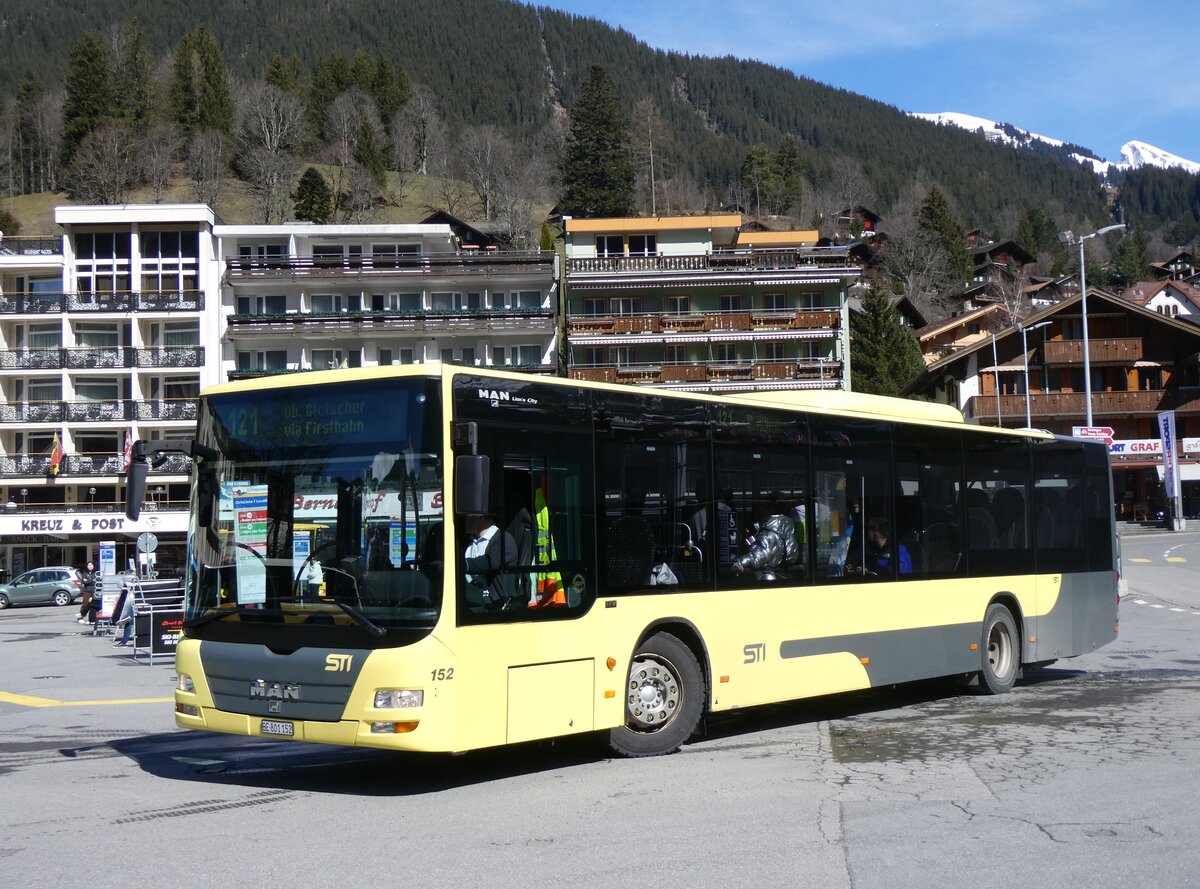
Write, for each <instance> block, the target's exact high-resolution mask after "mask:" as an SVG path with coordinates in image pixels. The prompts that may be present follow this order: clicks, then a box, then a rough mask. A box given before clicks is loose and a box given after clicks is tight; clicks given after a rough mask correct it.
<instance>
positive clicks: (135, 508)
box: [125, 440, 150, 522]
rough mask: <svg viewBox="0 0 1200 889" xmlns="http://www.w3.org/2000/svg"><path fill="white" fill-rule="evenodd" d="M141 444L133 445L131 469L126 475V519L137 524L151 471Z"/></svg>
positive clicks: (137, 442)
mask: <svg viewBox="0 0 1200 889" xmlns="http://www.w3.org/2000/svg"><path fill="white" fill-rule="evenodd" d="M141 444H142V443H141V441H140V440H139V441H135V442H134V443H133V447H132V449H131V450H130V457H129V469H128V470H126V473H125V517H126V518H128V519H129V521H131V522H136V521H137V519H138V516H139V515H141V512H142V502H143V500H144V499H145V497H146V473H147V472H149V471H150V467H149V466H148V465H147V464H146V455H145V454H144V453H142V448H141Z"/></svg>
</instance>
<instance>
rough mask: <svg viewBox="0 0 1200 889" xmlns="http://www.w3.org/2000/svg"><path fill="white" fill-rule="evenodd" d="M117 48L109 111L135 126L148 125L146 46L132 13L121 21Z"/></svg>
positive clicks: (149, 98) (150, 98) (149, 95)
mask: <svg viewBox="0 0 1200 889" xmlns="http://www.w3.org/2000/svg"><path fill="white" fill-rule="evenodd" d="M122 37H123V39H122V41H121V52H120V55H119V56H118V58H116V59H114V60H113V62H114V64H113V76H112V79H113V111H114V114H115V116H116V117H117V118H119V119H120V120H123V121H125V122H126V123H127V124H129V125H130V126H132V127H133V128H134V129H136V130H139V131H141V130H145V129H146V128H147V127H148V126H149V125H150V116H151V111H152V108H153V93H152V84H151V82H150V48H149V47H148V46H147V45H146V34H145V32H144V31H143V30H142V23H141V22H140V21H139V20H138V18H137V17H136V16H134V17H133V18H131V19H130V20H129V22H128V23H126V25H125V30H124V34H123V35H122Z"/></svg>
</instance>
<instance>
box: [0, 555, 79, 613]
mask: <svg viewBox="0 0 1200 889" xmlns="http://www.w3.org/2000/svg"><path fill="white" fill-rule="evenodd" d="M82 598H83V575H82V574H81V573H80V572H79V569H78V568H69V567H67V566H66V565H51V566H50V567H48V568H34V569H33V570H32V571H26V572H25V573H24V574H18V575H17V576H16V577H15V578H14V579H13V580H12V582H11V583H4V584H0V608H7V607H8V606H9V605H36V604H39V603H42V602H53V603H54V604H55V605H70V604H71V603H72V602H74V601H76V600H78V599H82Z"/></svg>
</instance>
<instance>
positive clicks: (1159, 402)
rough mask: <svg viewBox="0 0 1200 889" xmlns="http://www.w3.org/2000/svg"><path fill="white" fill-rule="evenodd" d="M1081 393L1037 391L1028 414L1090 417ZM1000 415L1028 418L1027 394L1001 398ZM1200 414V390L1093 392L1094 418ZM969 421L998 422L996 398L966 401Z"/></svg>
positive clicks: (1036, 417)
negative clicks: (1164, 412) (1026, 408)
mask: <svg viewBox="0 0 1200 889" xmlns="http://www.w3.org/2000/svg"><path fill="white" fill-rule="evenodd" d="M1085 397H1086V396H1085V395H1084V394H1083V393H1082V392H1035V393H1033V394H1031V395H1030V396H1029V415H1030V417H1031V418H1032V419H1033V420H1034V425H1035V426H1036V425H1037V423H1036V420H1037V419H1038V418H1043V417H1044V418H1047V419H1049V418H1054V419H1059V418H1071V417H1078V418H1079V419H1080V421H1081V422H1082V418H1083V417H1085V416H1086V415H1087V403H1086V401H1085V400H1084V399H1085ZM999 400H1000V416H1001V417H1002V418H1004V419H1010V418H1014V419H1017V418H1019V419H1020V420H1022V421H1024V419H1025V396H1024V395H1001V396H1000V399H999ZM1164 410H1175V411H1189V412H1190V411H1200V390H1193V389H1185V390H1180V389H1150V390H1144V391H1137V392H1092V416H1093V418H1103V417H1111V418H1113V419H1117V418H1120V417H1122V416H1129V415H1130V414H1146V415H1153V414H1155V413H1157V412H1158V411H1164ZM967 418H968V419H980V420H992V421H994V420H995V419H996V396H995V395H975V396H973V397H972V398H971V400H970V401H968V402H967Z"/></svg>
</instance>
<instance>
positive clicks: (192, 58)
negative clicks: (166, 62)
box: [169, 25, 234, 138]
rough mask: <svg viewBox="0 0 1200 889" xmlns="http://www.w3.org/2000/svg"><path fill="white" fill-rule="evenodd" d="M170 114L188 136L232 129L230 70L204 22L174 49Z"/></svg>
mask: <svg viewBox="0 0 1200 889" xmlns="http://www.w3.org/2000/svg"><path fill="white" fill-rule="evenodd" d="M169 102H170V109H171V116H172V117H173V118H174V120H175V122H176V123H177V124H178V125H179V129H180V131H181V132H182V134H183V135H184V137H185V138H187V137H190V136H191V135H193V134H194V133H197V132H204V131H210V130H211V131H213V132H216V133H220V134H222V135H223V136H228V135H229V134H230V133H231V132H232V131H233V110H234V109H233V95H232V93H231V92H230V88H229V72H228V70H227V69H226V67H225V59H224V57H223V56H222V55H221V49H220V47H218V46H217V39H216V37H214V36H213V33H212V31H210V30H208V28H206V27H204V26H203V25H201V26H200V27H198V28H197V29H196V30H195V31H190V32H188V33H187V34H184V35H183V38H182V39H181V40H180V41H179V45H178V46H177V47H176V49H175V61H174V65H173V68H172V76H171V88H170V99H169Z"/></svg>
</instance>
